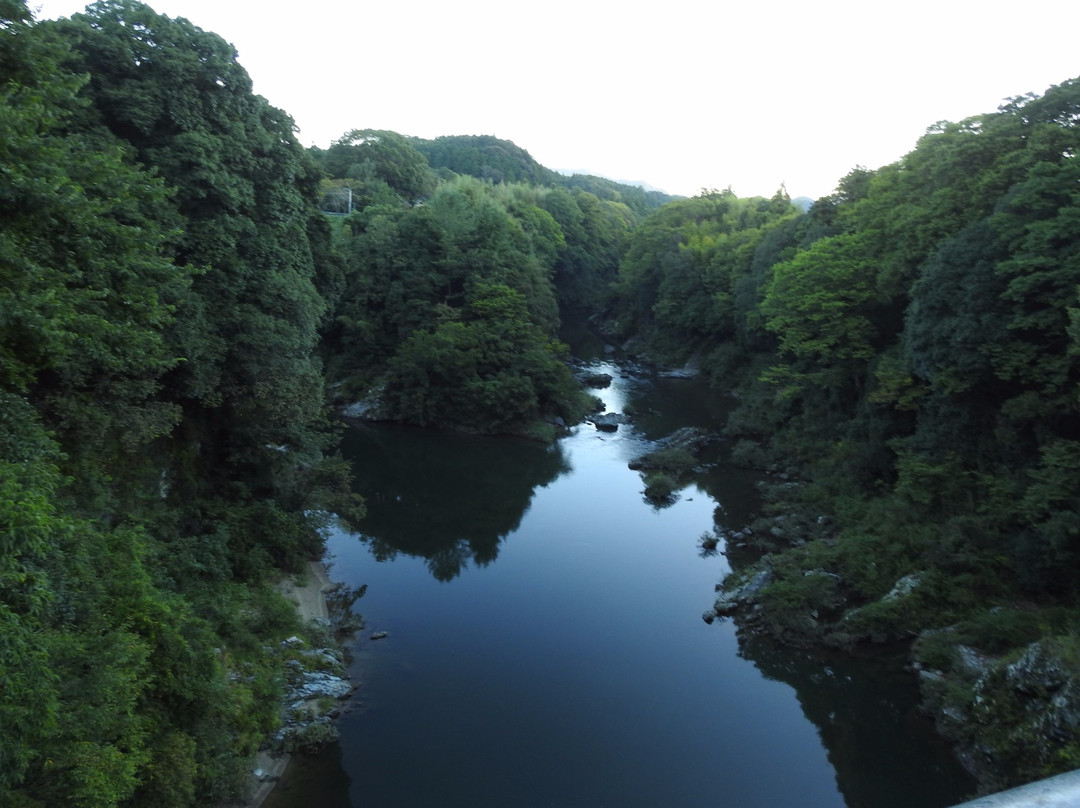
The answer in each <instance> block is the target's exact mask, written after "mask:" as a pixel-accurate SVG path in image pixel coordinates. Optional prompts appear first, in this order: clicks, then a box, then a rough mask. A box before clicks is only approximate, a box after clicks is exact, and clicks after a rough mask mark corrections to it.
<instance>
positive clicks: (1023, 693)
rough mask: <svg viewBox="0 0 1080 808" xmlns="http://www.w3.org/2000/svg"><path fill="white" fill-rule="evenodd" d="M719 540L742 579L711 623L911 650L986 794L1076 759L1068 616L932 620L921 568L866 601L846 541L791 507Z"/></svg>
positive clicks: (1073, 642) (1078, 716)
mask: <svg viewBox="0 0 1080 808" xmlns="http://www.w3.org/2000/svg"><path fill="white" fill-rule="evenodd" d="M772 485H774V486H786V487H788V488H789V489H790V488H791V487H792V486H795V487H797V486H798V485H799V483H798V482H793V481H791V480H779V479H777V480H776V481H774V483H772ZM789 503H790V501H789ZM719 538H720V539H721V540H723V543H724V545H725V553H726V554H727V555H728V557H729V560H732V561H733V562H734V563H733V566H734V567H735V571H734V572H732V573H731V574H730V575H729V576H728V577H727V578H726V579H725V580H724V581H723V583H722V584H720V585H718V587H717V597H716V601H715V603H714V604H713V606H712V608H710V609H708V610H707V611H706V612H705V613H704V615H703V618H704V619H705V621H706V622H709V623H711V622H713V621H714V620H716V619H717V618H725V617H729V618H733V619H734V620H736V622H737V623H738V625H739V626H740V628H741V629H742V630H743V631H746V632H751V633H756V634H762V635H767V636H771V637H773V638H775V639H777V640H779V641H780V642H782V643H784V644H785V645H792V644H795V645H800V644H801V645H819V646H824V647H830V648H838V649H856V648H873V647H880V646H884V645H886V644H888V645H889V647H896V644H897V643H899V644H901V646H902V647H906V648H907V649H908V650H907V666H908V668H909V669H910V670H911V671H912V673H913V674H914V675H915V676H917V678H918V682H919V687H920V691H921V694H922V709H923V711H924V712H925V713H926V714H927V715H929V716H930V717H931V718H932V719H933V720H934V722H935V724H936V726H937V729H938V732H939V733H940V734H941V735H942V736H943V737H944V738H945V739H947V740H948V741H949V742H950V743H951V744H952V745H953V748H954V749H955V751H956V754H957V757H958V758H959V759H960V761H961V762H962V763H963V765H964V767H965V768H966V769H967V770H968V771H969V772H970V773H971V774H972V775H974V777H975V778H976V779H977V780H978V782H979V785H980V790H981V791H982V792H984V793H989V792H992V791H998V790H1001V789H1004V788H1009V787H1012V786H1016V785H1019V784H1021V783H1024V782H1029V781H1031V780H1033V779H1038V778H1041V777H1045V776H1048V775H1050V774H1054V773H1056V772H1060V771H1064V770H1068V769H1071V768H1075V767H1076V765H1077V762H1078V761H1080V641H1078V640H1077V638H1076V635H1075V634H1074V633H1073V632H1072V631H1071V630H1070V626H1071V622H1070V621H1071V617H1070V616H1069V614H1068V613H1067V612H1066V610H1062V609H1058V610H1052V609H1042V610H1040V609H1037V608H1036V607H1035V606H1034V605H1032V604H1026V603H1012V604H998V605H993V606H986V607H984V608H982V609H979V608H972V609H970V610H969V611H968V612H967V613H966V614H964V615H963V616H958V617H959V618H960V619H957V618H956V617H954V618H953V620H952V621H949V622H946V621H945V620H942V619H941V618H940V616H939V617H938V619H937V620H936V621H935V620H934V618H933V616H932V615H931V616H928V611H927V609H928V607H927V601H929V600H931V598H932V595H933V592H934V590H933V581H931V580H930V576H929V574H928V573H922V574H920V573H918V572H916V573H910V574H907V575H903V576H901V577H899V578H897V579H896V580H895V581H893V582H892V583H891V585H889V586H888V587H887V588H886V587H881V589H882V590H885V591H882V592H881V593H880V594H879V595H878V596H877V597H872V598H867V597H865V595H863V594H862V593H861V592H860V587H859V582H858V579H857V577H856V576H857V575H858V571H859V569H860V568H859V567H858V566H857V565H853V564H852V563H851V562H852V559H850V558H845V556H843V555H841V554H840V553H839V552H838V550H843V549H844V542H843V538H844V537H842V536H837V535H835V533H834V530H833V529H832V528H831V522H830V520H829V519H827V518H826V517H824V516H819V515H815V514H807V513H800V511H799V509H798V508H795V507H793V508H792V509H791V510H790V511H788V512H787V513H783V514H778V515H775V516H767V517H763V518H760V519H758V520H757V521H755V522H754V523H753V524H752V525H749V526H746V527H745V528H743V529H741V530H737V531H731V532H729V533H724V532H722V531H721V532H720V536H719ZM740 561H741V562H742V563H739V562H740ZM874 563H875V558H874V557H873V556H869V557H864V559H863V561H862V564H863V567H864V568H865V567H866V566H867V565H871V566H872V565H873V564H874Z"/></svg>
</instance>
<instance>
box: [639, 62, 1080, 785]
mask: <svg viewBox="0 0 1080 808" xmlns="http://www.w3.org/2000/svg"><path fill="white" fill-rule="evenodd" d="M1078 122H1080V81H1078V80H1071V81H1067V82H1064V83H1063V84H1061V85H1060V86H1056V87H1053V88H1051V89H1050V90H1049V91H1047V93H1046V94H1045V95H1043V96H1041V97H1035V96H1025V97H1022V98H1016V99H1013V100H1012V101H1010V102H1008V103H1006V104H1005V105H1004V106H1002V107H1001V109H1000V110H999V111H998V112H996V113H991V114H986V115H981V116H978V117H975V118H971V119H968V120H965V121H961V122H959V123H941V124H937V125H935V126H933V127H931V129H930V130H929V131H928V132H927V134H926V135H925V137H923V138H922V139H921V140H920V142H919V144H918V147H917V148H916V149H915V150H914V151H913V152H911V153H910V154H908V155H906V156H905V157H904V158H903V159H901V160H900V161H898V162H896V163H894V164H891V165H888V166H885V167H883V168H881V169H879V170H876V171H869V170H865V169H861V168H860V169H856V170H854V171H853V172H852V173H851V174H849V175H848V176H846V177H844V178H843V179H842V180H841V181H840V184H839V188H838V190H837V192H836V193H835V194H834V195H832V196H830V197H827V198H824V199H820V200H818V201H817V202H816V203H815V204H814V205H813V207H812V208H811V209H810V210H809V211H808V212H807V213H806V214H800V213H798V212H796V211H795V210H793V209H792V208H791V207H790V206H789V205H788V203H787V200H786V199H785V198H784V197H783V195H778V196H777V197H774V198H773V199H772V200H761V199H759V200H740V199H736V198H734V197H733V196H732V195H731V194H729V193H720V194H707V195H704V196H701V197H698V198H695V199H691V200H687V201H683V202H676V203H673V204H671V205H668V206H665V207H664V208H662V209H661V210H659V211H657V212H656V213H654V214H653V215H651V216H650V217H649V218H648V219H646V220H645V221H644V222H642V224H641V225H640V226H639V227H638V228H636V229H635V231H634V232H633V233H632V235H631V238H630V241H629V244H628V247H627V250H626V252H625V254H624V258H623V261H622V266H621V270H620V278H619V300H620V304H619V317H618V328H619V329H620V330H621V331H622V333H623V334H625V335H631V334H637V335H641V336H643V337H644V338H646V339H647V344H648V346H649V350H651V351H652V352H654V353H655V355H656V356H657V357H658V358H662V359H664V360H666V361H677V360H681V359H685V358H686V357H687V356H689V355H690V354H691V353H693V352H700V354H701V355H702V357H703V366H704V367H705V368H707V370H708V372H709V373H710V374H711V377H712V381H713V383H714V384H715V386H716V387H717V390H718V392H719V393H721V394H731V393H733V394H735V395H737V396H738V397H739V400H740V404H739V406H738V408H737V410H736V411H735V413H734V414H733V416H732V417H731V419H730V422H729V424H728V433H729V435H730V436H731V437H732V438H733V439H734V440H736V441H737V443H736V445H735V449H734V452H735V456H736V458H738V459H740V460H742V461H743V462H746V463H748V464H751V465H755V466H761V467H764V468H767V469H771V470H773V471H774V472H777V473H779V474H781V475H782V478H783V480H785V481H778V484H777V485H775V486H772V487H770V488H769V489H768V490H767V494H768V496H769V499H770V502H769V507H768V512H767V514H766V515H765V518H763V519H761V520H759V522H758V523H757V524H756V525H753V526H751V531H752V532H753V536H754V539H753V544H754V545H755V546H756V548H757V551H758V553H759V554H761V553H765V554H767V555H765V556H763V557H762V559H761V561H760V562H758V563H757V564H756V565H754V566H752V567H751V568H750V569H749V570H744V571H742V573H741V574H736V575H735V576H733V578H732V580H730V581H729V582H728V587H727V590H726V591H725V593H724V596H723V597H722V598H721V601H720V603H719V604H718V610H719V611H720V612H721V613H728V612H731V611H735V612H739V611H740V610H741V609H743V608H744V607H745V606H748V605H750V604H751V603H757V604H758V605H759V606H760V609H759V610H757V611H754V612H753V613H752V615H751V614H747V615H746V616H745V617H744V618H741V619H743V621H744V625H746V626H747V627H751V626H752V627H753V629H754V630H757V631H765V632H768V633H771V634H773V635H775V636H776V637H778V638H780V639H782V640H784V641H786V642H825V643H828V644H833V645H839V646H842V647H850V646H856V645H861V644H871V645H873V644H880V643H885V642H890V641H903V642H907V641H910V640H912V639H915V640H916V642H915V646H914V653H915V657H916V659H917V660H918V661H919V664H920V665H921V666H923V667H924V669H925V670H924V673H923V675H922V682H923V686H924V693H925V695H926V697H927V700H928V704H929V705H930V706H931V707H932V708H933V709H935V710H938V711H939V715H940V716H941V718H942V720H941V722H940V724H939V725H940V727H941V728H942V730H943V731H945V732H946V733H947V734H949V735H950V736H951V737H953V738H954V739H956V740H958V741H959V742H960V743H961V745H962V747H963V748H964V749H965V750H966V751H967V753H968V755H969V763H970V765H972V767H973V768H975V769H977V770H978V771H979V772H980V774H981V775H982V776H983V779H984V782H987V783H989V784H991V785H1000V784H1002V783H1006V782H1016V781H1017V780H1023V779H1030V778H1032V777H1035V776H1039V775H1042V774H1045V773H1047V772H1050V771H1057V770H1061V769H1067V768H1072V767H1073V766H1075V762H1076V760H1077V755H1078V753H1080V720H1078V719H1077V716H1078V715H1080V713H1078V712H1076V710H1077V708H1078V707H1080V700H1078V696H1080V681H1078V680H1080V666H1078V664H1077V663H1078V662H1080V657H1078V655H1077V649H1078V647H1080V646H1078V635H1077V616H1078V615H1077V611H1076V607H1077V595H1078V594H1080V576H1078V572H1077V570H1078V562H1080V417H1078V416H1080V409H1078V405H1080V386H1078V383H1080V352H1078V348H1080V343H1078V338H1080V328H1078V322H1080V319H1078V318H1080V306H1078V298H1077V284H1078V283H1080V184H1078V183H1080V166H1078V164H1077V161H1076V154H1077V152H1078V150H1080V126H1078ZM747 582H749V583H747ZM973 660H975V661H973ZM1040 676H1041V677H1042V678H1039V677H1040ZM1035 680H1038V681H1039V682H1041V684H1032V682H1033V681H1035Z"/></svg>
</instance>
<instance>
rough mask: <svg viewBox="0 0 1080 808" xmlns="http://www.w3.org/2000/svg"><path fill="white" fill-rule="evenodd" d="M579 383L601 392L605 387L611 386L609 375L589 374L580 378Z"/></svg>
mask: <svg viewBox="0 0 1080 808" xmlns="http://www.w3.org/2000/svg"><path fill="white" fill-rule="evenodd" d="M581 382H582V384H586V385H588V386H589V387H592V388H595V389H597V390H603V389H604V388H605V387H610V386H611V374H610V373H589V374H587V375H585V376H583V377H582V378H581Z"/></svg>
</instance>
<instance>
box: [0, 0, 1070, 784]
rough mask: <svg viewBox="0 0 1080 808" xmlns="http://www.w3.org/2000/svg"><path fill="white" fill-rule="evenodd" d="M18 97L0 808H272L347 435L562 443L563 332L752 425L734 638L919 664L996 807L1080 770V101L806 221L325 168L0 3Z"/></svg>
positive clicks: (1036, 110) (139, 62)
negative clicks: (707, 397)
mask: <svg viewBox="0 0 1080 808" xmlns="http://www.w3.org/2000/svg"><path fill="white" fill-rule="evenodd" d="M0 95H2V103H0V135H2V136H0V167H2V169H3V171H2V174H0V551H2V552H0V727H3V731H2V732H0V805H7V804H11V805H21V806H45V805H59V804H63V805H73V806H112V805H162V806H170V805H176V806H186V805H206V804H213V803H215V802H219V801H222V800H225V799H228V798H232V797H235V796H237V795H238V794H240V793H242V792H243V791H244V789H245V788H246V787H247V785H248V774H247V772H248V765H249V761H250V758H251V756H252V754H253V753H254V751H255V749H256V748H257V747H258V746H259V744H260V743H262V742H263V740H264V739H265V738H266V737H267V736H268V735H269V734H270V733H271V732H272V731H273V730H274V728H275V727H276V725H277V722H278V721H279V715H278V702H279V700H280V697H281V694H282V692H283V687H284V685H283V673H282V660H281V659H279V658H278V656H277V655H276V654H275V653H274V652H273V651H271V650H268V649H272V648H274V647H276V644H277V642H278V641H279V640H280V639H281V638H283V637H285V636H288V635H289V634H290V633H292V632H295V631H298V630H300V627H299V626H297V625H296V617H295V615H294V614H293V613H292V609H291V607H290V606H289V605H288V604H287V602H286V601H284V600H283V599H282V598H281V596H280V595H278V594H277V592H276V590H275V589H274V587H273V584H274V583H275V582H276V581H277V580H279V578H280V577H281V575H282V574H283V573H286V572H290V571H294V570H297V569H299V568H300V567H301V565H302V564H303V562H305V561H306V560H307V559H309V558H313V557H318V556H319V555H320V553H321V551H322V538H321V534H320V529H321V528H323V527H324V526H325V525H326V524H327V522H328V520H330V519H332V518H341V519H344V520H346V521H347V520H349V519H350V518H353V517H356V516H358V515H359V514H360V513H361V512H362V507H363V506H362V502H361V501H360V500H359V499H358V498H357V497H356V496H355V495H353V494H351V493H349V475H348V469H347V468H346V466H345V464H344V463H343V462H342V461H341V460H340V458H338V456H337V455H336V448H335V447H336V443H337V431H336V427H335V423H336V422H335V420H334V419H333V418H332V417H331V415H332V408H331V405H333V406H335V407H343V406H346V405H348V406H350V407H360V408H361V409H362V410H363V411H365V412H367V413H369V414H372V415H375V416H376V417H379V418H384V419H388V420H396V421H401V422H406V423H413V424H418V425H423V426H429V427H440V428H452V429H459V430H466V431H471V432H493V433H513V434H524V435H530V436H533V437H537V438H541V439H545V440H547V439H551V438H552V437H553V436H554V435H555V434H557V430H558V429H559V428H560V427H561V426H563V425H567V424H570V423H573V422H574V421H575V420H577V419H578V418H580V417H581V415H582V414H583V413H584V412H585V410H586V408H587V407H588V406H590V398H589V397H588V396H587V395H585V394H584V393H583V392H582V391H581V389H580V387H579V385H578V384H577V383H576V382H575V381H574V378H573V376H572V374H571V372H570V369H569V367H568V364H567V361H566V360H567V359H568V358H569V357H568V355H567V349H566V347H565V346H564V345H562V344H561V343H560V342H559V340H558V333H559V327H560V324H561V322H562V320H563V319H564V318H565V317H567V316H568V315H573V316H575V317H577V316H583V315H587V316H592V317H594V318H595V321H596V322H599V323H602V324H603V327H604V328H605V329H606V330H607V332H608V334H609V336H611V337H613V338H614V337H617V338H618V341H620V342H622V343H624V344H625V347H626V349H627V350H629V351H632V352H635V353H638V354H640V355H643V356H646V357H648V358H650V359H651V360H653V361H654V362H657V363H667V364H675V363H682V362H684V361H686V360H687V359H688V358H690V357H692V356H694V357H698V358H699V359H700V364H701V367H702V368H703V370H704V372H705V373H707V374H708V377H709V379H710V381H711V383H712V385H713V386H714V388H715V390H716V394H717V395H718V396H730V395H735V396H737V397H738V406H737V408H736V410H735V412H734V414H733V415H732V417H731V419H730V421H729V423H728V426H727V432H728V435H729V437H730V439H731V441H732V444H733V455H734V457H735V459H736V460H737V461H738V462H741V463H745V464H747V465H750V466H754V467H757V468H761V469H763V470H765V471H767V472H769V473H770V474H771V475H773V477H772V478H771V479H772V480H773V483H772V484H770V485H769V486H767V488H766V489H765V500H766V503H765V510H764V512H763V514H762V516H761V518H760V519H759V520H758V521H757V522H755V524H754V525H751V526H747V527H748V530H747V535H749V536H752V540H751V541H750V548H749V550H748V551H746V552H744V553H742V554H741V555H738V557H736V555H734V554H733V555H732V561H733V563H735V565H736V567H737V569H736V573H735V574H734V575H733V576H732V579H731V580H730V581H728V582H727V589H726V590H725V591H726V592H728V593H730V594H731V595H732V599H731V603H732V604H733V605H732V609H731V611H733V612H736V614H737V617H736V619H737V620H740V621H741V625H742V626H743V628H744V629H745V630H747V631H754V632H757V633H759V634H766V635H770V636H773V637H776V638H779V639H780V640H782V641H784V642H789V643H791V642H797V643H824V644H828V645H831V646H839V647H843V648H851V649H862V648H867V647H882V646H886V645H887V646H888V647H890V648H896V647H899V648H902V649H905V650H904V652H905V653H910V655H911V660H912V662H913V664H914V665H915V666H916V667H917V668H919V669H921V672H922V683H923V686H924V694H925V696H926V703H927V707H928V709H931V710H933V711H935V712H936V713H937V714H938V715H939V716H940V717H942V720H941V721H940V722H939V726H940V727H941V729H942V731H943V732H944V733H945V734H946V735H948V736H949V737H950V738H951V739H952V740H953V741H954V742H956V743H957V745H958V747H959V748H961V749H962V750H966V752H967V754H968V762H969V764H970V765H972V767H973V768H976V769H977V770H978V771H979V772H980V774H981V775H982V776H983V779H984V782H985V783H987V784H988V785H1004V784H1009V783H1014V782H1019V781H1022V780H1027V779H1032V778H1034V777H1037V776H1040V775H1044V774H1047V773H1051V772H1055V771H1060V770H1064V769H1069V768H1074V767H1075V766H1076V765H1077V763H1078V762H1080V634H1078V621H1077V616H1078V612H1077V599H1078V595H1080V576H1078V574H1077V564H1078V562H1080V515H1078V514H1080V418H1078V416H1080V412H1078V407H1080V386H1078V383H1080V301H1078V290H1077V287H1078V284H1080V168H1078V167H1077V163H1076V153H1077V150H1078V149H1080V80H1070V81H1065V82H1063V83H1062V84H1061V85H1059V86H1056V87H1052V88H1050V89H1049V90H1048V91H1047V92H1046V93H1045V94H1044V95H1042V96H1035V95H1031V96H1024V97H1020V98H1016V99H1012V100H1011V101H1009V102H1007V103H1006V104H1004V105H1003V106H1002V107H1001V108H1000V109H999V110H998V111H997V112H994V113H988V114H985V115H981V116H977V117H975V118H971V119H968V120H965V121H961V122H959V123H948V122H945V123H940V124H937V125H935V126H933V127H931V129H930V130H928V132H927V134H926V135H925V137H924V138H923V139H922V140H920V142H919V143H918V145H917V147H916V148H915V149H914V150H913V151H912V152H911V153H910V154H908V155H906V156H904V157H903V158H902V159H901V160H899V161H897V162H896V163H893V164H891V165H888V166H884V167H882V168H880V169H877V170H869V169H864V168H856V169H855V170H853V171H852V172H851V173H850V174H848V175H847V176H846V177H843V178H841V179H840V180H839V182H838V187H837V190H836V192H835V193H834V194H833V195H831V196H829V197H826V198H823V199H820V200H817V201H816V202H815V203H814V204H813V205H812V206H811V207H810V208H809V209H808V210H804V208H803V207H802V206H797V205H794V204H792V202H791V200H790V199H789V198H788V196H787V194H786V192H785V191H784V190H783V189H780V190H778V192H777V193H776V194H775V195H774V196H773V197H772V198H768V199H766V198H752V199H740V198H737V197H736V196H735V195H734V194H732V193H731V192H730V191H722V192H720V191H712V192H703V193H702V194H701V195H699V196H697V197H695V198H693V199H672V198H669V197H665V196H664V195H662V194H657V193H654V192H646V191H643V190H642V189H640V188H633V187H630V186H626V185H621V184H619V183H614V182H612V181H610V180H605V179H603V178H599V177H584V176H575V177H564V176H562V175H559V174H556V173H555V172H552V171H550V170H549V169H546V168H544V167H542V166H540V165H539V164H537V163H536V162H535V161H534V160H533V159H532V158H531V156H529V155H528V153H527V152H526V151H524V150H523V149H521V148H520V147H518V146H516V145H515V144H512V143H508V142H506V141H500V140H498V139H496V138H493V137H480V136H468V137H466V136H455V137H445V138H437V139H435V140H432V141H426V140H420V139H416V138H411V137H407V136H404V135H401V134H398V133H395V132H389V131H384V130H371V129H366V130H355V131H352V132H349V133H345V134H343V136H342V137H341V138H340V139H339V140H338V141H336V142H335V143H334V144H332V145H330V146H329V147H328V148H327V149H317V148H313V149H308V150H305V149H303V148H301V147H300V146H299V144H298V143H297V141H296V138H295V136H294V134H293V124H292V121H291V120H290V119H289V117H288V116H287V114H285V113H284V112H282V111H280V110H277V109H274V108H273V107H271V106H270V105H269V104H268V103H267V102H266V101H265V100H264V99H262V98H260V97H258V96H256V95H254V94H253V93H252V90H251V80H250V78H249V77H248V76H247V74H246V72H245V71H244V70H243V68H242V67H241V66H240V65H239V64H238V63H237V60H236V54H235V52H234V50H233V49H232V47H231V46H229V45H228V44H227V43H225V42H224V41H223V40H222V39H221V38H220V37H218V36H216V35H214V34H212V33H208V32H205V31H202V30H201V29H199V28H197V27H196V26H194V25H192V24H191V23H189V22H188V21H186V20H182V19H175V20H174V19H169V18H167V17H163V16H161V15H158V14H156V13H155V12H154V11H152V10H151V9H150V8H148V7H147V6H144V5H142V4H140V3H137V2H132V1H131V0H103V1H102V2H98V3H95V4H94V5H92V6H90V7H88V9H87V11H86V12H85V13H83V14H79V15H75V16H73V17H72V18H71V19H70V20H60V21H56V22H41V23H35V22H34V21H33V20H32V18H31V16H30V13H29V11H28V9H27V8H26V6H25V4H24V3H23V2H21V0H0ZM343 194H347V197H346V198H347V199H348V204H347V205H346V207H344V208H338V209H335V210H336V212H337V214H338V215H328V214H325V213H323V212H321V209H327V210H329V209H331V208H333V206H334V205H336V204H338V203H337V202H334V203H328V202H327V201H326V200H328V199H338V198H341V197H342V195H343ZM751 581H752V582H754V586H753V587H751V586H750V584H748V583H746V582H751ZM751 588H752V589H753V592H752V594H751V592H750V590H751ZM734 593H741V595H740V597H735V594H734ZM749 603H754V604H756V605H757V606H759V607H760V608H758V609H756V610H753V611H748V610H747V611H743V612H740V611H739V607H741V606H745V605H747V604H749ZM718 609H719V610H720V611H722V612H725V613H726V612H727V611H728V610H727V609H726V607H719V606H718ZM973 659H976V660H977V663H974V662H972V660H973ZM1032 681H1036V682H1037V684H1035V685H1032V684H1031V682H1032Z"/></svg>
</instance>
